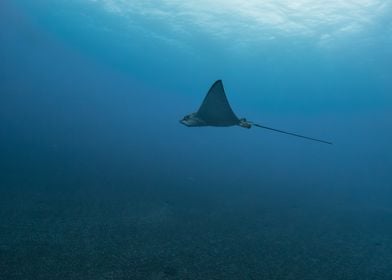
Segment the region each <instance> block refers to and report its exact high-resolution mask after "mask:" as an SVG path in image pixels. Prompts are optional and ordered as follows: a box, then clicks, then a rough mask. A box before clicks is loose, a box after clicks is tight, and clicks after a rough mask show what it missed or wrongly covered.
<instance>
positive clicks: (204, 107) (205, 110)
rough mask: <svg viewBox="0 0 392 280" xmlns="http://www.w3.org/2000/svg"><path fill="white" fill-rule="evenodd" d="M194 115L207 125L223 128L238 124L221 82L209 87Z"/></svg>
mask: <svg viewBox="0 0 392 280" xmlns="http://www.w3.org/2000/svg"><path fill="white" fill-rule="evenodd" d="M196 114H197V116H198V117H199V118H201V119H203V120H204V121H205V122H206V123H207V124H209V125H217V126H219V125H222V126H225V125H235V124H238V123H239V119H238V117H237V116H236V115H235V114H234V112H233V110H232V109H231V107H230V104H229V101H228V100H227V97H226V94H225V90H224V88H223V83H222V81H221V80H218V81H216V82H215V83H214V84H213V85H212V86H211V88H210V90H209V91H208V93H207V95H206V97H205V98H204V100H203V103H202V104H201V106H200V108H199V110H198V111H197V113H196Z"/></svg>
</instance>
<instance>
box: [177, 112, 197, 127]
mask: <svg viewBox="0 0 392 280" xmlns="http://www.w3.org/2000/svg"><path fill="white" fill-rule="evenodd" d="M200 121H201V120H200V119H199V118H197V117H196V113H192V114H188V115H185V116H184V117H183V118H182V120H180V123H182V124H183V125H186V126H200V125H201V123H200Z"/></svg>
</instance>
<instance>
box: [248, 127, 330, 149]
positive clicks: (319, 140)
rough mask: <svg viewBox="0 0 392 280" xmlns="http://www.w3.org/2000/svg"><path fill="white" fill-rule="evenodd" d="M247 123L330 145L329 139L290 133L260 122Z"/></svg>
mask: <svg viewBox="0 0 392 280" xmlns="http://www.w3.org/2000/svg"><path fill="white" fill-rule="evenodd" d="M249 123H250V124H252V125H254V126H257V127H260V128H264V129H268V130H272V131H276V132H280V133H284V134H288V135H292V136H296V137H300V138H305V139H308V140H312V141H317V142H321V143H325V144H329V145H332V142H329V141H325V140H321V139H316V138H312V137H308V136H303V135H300V134H296V133H291V132H287V131H283V130H279V129H275V128H272V127H268V126H264V125H260V124H257V123H254V122H249Z"/></svg>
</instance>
